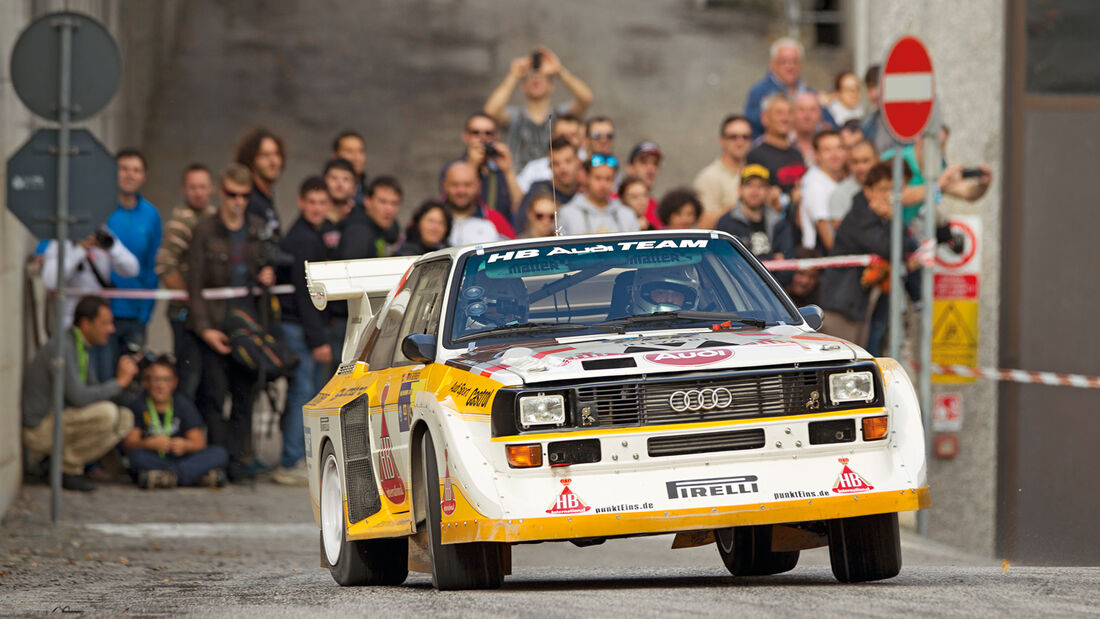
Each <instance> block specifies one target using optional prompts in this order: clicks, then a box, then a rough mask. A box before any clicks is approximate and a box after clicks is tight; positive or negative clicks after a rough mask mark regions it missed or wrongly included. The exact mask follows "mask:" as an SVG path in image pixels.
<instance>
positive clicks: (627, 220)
mask: <svg viewBox="0 0 1100 619" xmlns="http://www.w3.org/2000/svg"><path fill="white" fill-rule="evenodd" d="M618 167H619V162H618V160H616V159H615V158H614V157H605V156H604V155H592V156H591V157H590V158H589V159H588V161H586V162H584V170H585V173H586V174H585V178H586V179H587V183H586V187H585V192H584V193H578V194H577V195H575V196H573V199H572V200H570V201H569V203H568V204H566V205H565V206H563V207H561V210H560V211H558V225H559V226H561V229H562V234H601V233H605V232H634V231H635V230H637V229H638V219H637V218H636V217H635V215H634V211H633V210H632V209H631V208H630V207H628V206H626V205H624V204H623V203H622V202H619V199H618V198H615V197H613V196H612V194H613V192H614V190H615V172H616V170H617V169H618Z"/></svg>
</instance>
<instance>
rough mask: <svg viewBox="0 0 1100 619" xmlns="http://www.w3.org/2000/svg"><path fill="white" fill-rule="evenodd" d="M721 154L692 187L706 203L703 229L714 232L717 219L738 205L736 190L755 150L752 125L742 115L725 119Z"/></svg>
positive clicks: (720, 135) (734, 115)
mask: <svg viewBox="0 0 1100 619" xmlns="http://www.w3.org/2000/svg"><path fill="white" fill-rule="evenodd" d="M718 146H719V148H721V149H722V150H721V154H719V155H718V158H717V159H715V160H714V161H712V162H711V163H710V164H709V165H708V166H707V167H705V168H703V169H702V170H700V171H699V174H697V175H695V180H694V182H693V183H692V185H693V186H694V187H695V192H696V193H697V194H698V195H699V201H700V202H702V203H703V215H702V217H700V218H699V227H700V228H713V227H714V226H715V224H717V223H718V219H719V218H720V217H721V216H722V215H723V214H724V213H725V212H726V211H728V210H729V209H730V207H732V206H733V204H734V203H735V202H737V197H738V194H737V188H738V187H739V186H740V185H741V168H743V167H745V157H746V156H747V155H748V154H749V148H751V147H752V125H750V124H749V120H748V119H747V118H745V117H744V116H742V115H740V114H730V115H729V116H726V117H725V118H723V119H722V124H721V127H720V128H719V132H718Z"/></svg>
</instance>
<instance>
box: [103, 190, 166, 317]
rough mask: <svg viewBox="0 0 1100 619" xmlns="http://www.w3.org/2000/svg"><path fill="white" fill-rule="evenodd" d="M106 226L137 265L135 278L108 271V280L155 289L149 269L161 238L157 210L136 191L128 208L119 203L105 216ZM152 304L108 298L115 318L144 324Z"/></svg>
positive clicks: (152, 273) (130, 286)
mask: <svg viewBox="0 0 1100 619" xmlns="http://www.w3.org/2000/svg"><path fill="white" fill-rule="evenodd" d="M107 227H108V228H110V229H111V231H112V232H114V233H115V236H116V237H117V238H118V240H119V241H120V242H121V243H122V244H123V245H125V246H126V249H129V250H130V253H132V254H134V256H135V257H136V258H137V259H138V264H139V265H141V270H140V271H138V274H137V277H122V276H121V275H119V274H118V273H114V272H112V273H111V283H112V284H114V285H115V287H117V288H146V289H155V288H156V287H157V284H158V281H159V280H158V278H157V274H156V273H155V272H154V271H153V268H154V266H155V265H156V258H157V249H159V248H160V238H161V222H160V213H158V212H157V207H155V206H153V205H152V203H150V202H149V201H148V200H146V199H145V198H143V197H142V196H141V194H138V196H137V204H136V205H135V206H134V208H131V209H128V208H125V207H123V206H122V205H121V204H120V205H119V206H118V208H116V209H115V212H114V213H111V216H110V217H109V218H108V219H107ZM154 304H156V301H155V300H153V299H148V300H144V299H142V300H138V299H111V313H113V314H114V315H115V317H116V318H136V319H137V320H139V321H140V322H142V323H147V322H149V317H150V315H152V313H153V305H154Z"/></svg>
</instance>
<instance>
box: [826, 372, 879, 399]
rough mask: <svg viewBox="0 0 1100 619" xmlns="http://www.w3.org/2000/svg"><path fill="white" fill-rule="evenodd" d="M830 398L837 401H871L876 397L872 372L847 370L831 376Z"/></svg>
mask: <svg viewBox="0 0 1100 619" xmlns="http://www.w3.org/2000/svg"><path fill="white" fill-rule="evenodd" d="M829 399H830V400H832V401H833V402H835V403H838V404H839V403H841V402H860V401H862V402H869V401H871V400H873V399H875V378H874V376H872V375H871V373H870V372H845V373H843V374H831V375H830V376H829Z"/></svg>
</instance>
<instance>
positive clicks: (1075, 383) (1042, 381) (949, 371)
mask: <svg viewBox="0 0 1100 619" xmlns="http://www.w3.org/2000/svg"><path fill="white" fill-rule="evenodd" d="M932 373H933V374H945V375H948V376H964V377H967V378H990V379H993V380H1003V381H1006V382H1012V383H1025V384H1034V385H1053V386H1056V387H1080V388H1082V389H1100V377H1097V376H1085V375H1084V374H1058V373H1056V372H1030V371H1028V370H1002V369H998V368H972V367H968V366H965V365H940V364H938V363H933V364H932Z"/></svg>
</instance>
